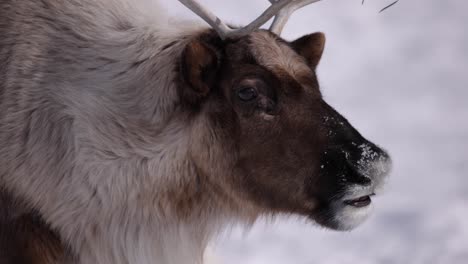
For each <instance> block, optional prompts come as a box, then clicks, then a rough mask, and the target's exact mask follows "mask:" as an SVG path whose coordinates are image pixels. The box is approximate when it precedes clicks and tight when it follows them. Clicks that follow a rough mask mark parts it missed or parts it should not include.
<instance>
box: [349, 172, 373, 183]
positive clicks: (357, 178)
mask: <svg viewBox="0 0 468 264" xmlns="http://www.w3.org/2000/svg"><path fill="white" fill-rule="evenodd" d="M348 182H350V183H354V184H358V185H363V186H369V185H371V183H372V180H371V179H370V178H369V177H366V176H364V175H360V174H359V173H357V172H355V173H352V174H351V175H350V176H349V179H348Z"/></svg>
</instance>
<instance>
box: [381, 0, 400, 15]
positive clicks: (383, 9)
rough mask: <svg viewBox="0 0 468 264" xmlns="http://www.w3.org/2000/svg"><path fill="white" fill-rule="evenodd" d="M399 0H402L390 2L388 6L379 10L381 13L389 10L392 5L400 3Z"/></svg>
mask: <svg viewBox="0 0 468 264" xmlns="http://www.w3.org/2000/svg"><path fill="white" fill-rule="evenodd" d="M399 1H400V0H396V1H395V2H393V3H391V4H389V5H388V6H386V7H384V8H382V9H381V10H380V11H379V13H382V12H383V11H385V10H387V8H390V7H392V6H393V5H394V4H396V3H398V2H399Z"/></svg>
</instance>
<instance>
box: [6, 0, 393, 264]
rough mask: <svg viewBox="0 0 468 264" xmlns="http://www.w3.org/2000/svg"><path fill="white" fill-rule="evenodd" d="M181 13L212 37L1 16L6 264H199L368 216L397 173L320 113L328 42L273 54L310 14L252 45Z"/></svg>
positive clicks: (44, 8)
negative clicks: (254, 235)
mask: <svg viewBox="0 0 468 264" xmlns="http://www.w3.org/2000/svg"><path fill="white" fill-rule="evenodd" d="M181 2H182V3H184V4H185V5H186V6H188V7H190V8H191V9H192V10H193V11H194V12H195V13H197V14H198V15H199V16H200V17H202V18H203V19H205V20H206V21H207V22H208V23H209V24H210V25H211V28H207V27H205V26H200V25H198V24H194V23H189V24H187V23H173V24H171V27H168V24H167V23H166V24H164V23H162V22H161V21H159V20H158V18H157V17H155V16H157V14H158V13H157V12H158V10H159V9H158V8H157V7H156V8H155V9H151V7H150V5H148V6H147V5H146V4H150V3H145V2H143V3H142V2H141V1H140V2H139V1H135V2H133V1H132V2H131V1H126V0H67V1H60V0H37V1H36V0H34V1H32V0H30V1H27V0H24V1H15V0H2V1H1V2H0V36H1V37H0V263H2V264H3V263H8V264H9V263H15V264H18V263H21V264H90V263H99V264H120V263H122V264H123V263H125V264H149V263H153V264H154V263H157V264H173V263H176V264H184V263H201V262H202V261H203V257H202V256H203V251H204V249H205V247H206V245H207V243H208V241H209V240H210V239H211V238H212V237H214V236H216V234H218V233H219V232H220V231H222V230H223V229H224V228H226V227H228V226H230V225H233V224H239V223H241V224H251V223H253V222H254V221H255V220H256V219H257V218H259V217H261V216H265V215H278V214H296V215H301V216H304V217H305V218H308V219H310V221H312V222H316V223H318V224H320V225H322V226H324V227H328V228H331V229H336V230H350V229H352V228H354V227H356V226H357V225H359V224H360V223H361V222H363V220H364V219H365V218H366V217H367V216H368V214H369V212H370V208H371V198H370V196H372V195H374V194H375V192H376V190H378V189H379V188H380V187H381V186H382V185H383V182H384V178H385V177H386V175H388V172H389V169H390V158H389V155H388V154H387V153H386V152H385V151H384V150H382V149H381V148H379V147H378V146H377V145H375V144H373V143H371V142H369V141H368V140H366V139H365V138H364V137H363V136H361V135H360V134H359V132H358V131H357V130H356V129H355V128H353V127H352V126H351V124H350V123H349V122H348V121H347V120H346V119H345V118H344V117H343V116H342V115H340V114H339V113H338V112H337V111H335V110H334V109H333V108H332V107H331V106H330V105H328V104H327V103H326V102H325V101H324V100H323V98H322V96H321V92H320V89H319V83H318V80H317V76H316V71H315V70H316V68H317V66H318V64H319V61H320V58H321V56H322V52H323V50H324V45H325V37H324V35H323V34H322V33H313V34H309V35H305V36H303V37H301V38H299V39H296V40H294V41H287V40H284V39H282V38H281V37H280V33H281V29H282V28H283V26H284V25H285V23H286V21H287V18H288V17H289V16H290V15H291V14H292V12H293V11H294V10H296V9H297V8H299V7H302V6H304V5H306V4H310V3H313V2H316V1H311V0H306V1H299V0H276V1H274V0H271V2H272V5H271V6H270V8H268V9H267V10H266V11H265V13H263V14H262V15H261V16H260V17H259V18H257V19H256V20H255V21H253V22H252V23H251V24H249V25H247V26H246V27H242V28H234V27H230V26H227V25H226V24H224V23H223V22H222V21H221V20H220V19H218V18H217V17H216V16H215V15H213V14H212V13H210V12H209V11H208V10H207V9H206V8H204V7H203V6H202V5H200V4H199V3H197V2H195V1H189V0H183V1H182V0H181ZM139 4H143V5H142V6H143V7H146V8H148V9H151V11H148V12H146V13H152V14H154V15H150V16H145V14H146V13H145V12H144V11H145V10H143V11H141V9H138V6H139ZM151 6H152V4H151ZM140 11H141V12H140ZM153 12H154V13H153ZM273 16H275V20H274V23H273V24H272V27H271V28H270V29H269V30H263V29H259V27H260V26H261V25H262V24H263V23H264V22H266V21H267V20H268V19H270V18H272V17H273ZM158 23H159V24H158Z"/></svg>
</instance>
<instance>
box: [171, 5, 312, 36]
mask: <svg viewBox="0 0 468 264" xmlns="http://www.w3.org/2000/svg"><path fill="white" fill-rule="evenodd" d="M269 1H270V3H271V6H270V7H269V8H268V9H267V10H265V11H264V12H263V13H262V14H261V15H260V16H259V17H257V18H256V19H255V20H254V21H252V22H251V23H250V24H248V25H247V26H245V27H242V28H231V27H229V26H228V25H226V24H225V23H224V22H223V21H222V20H221V19H219V18H218V17H217V16H216V15H215V14H213V13H211V12H210V11H209V10H208V9H206V8H205V7H204V6H202V5H201V4H200V3H198V2H197V1H196V0H179V2H181V3H182V4H184V5H185V6H186V7H187V8H189V9H190V10H192V11H193V12H194V13H195V14H197V15H198V16H199V17H201V18H202V19H203V20H205V21H206V22H207V23H208V24H209V25H210V26H211V27H212V28H213V29H214V30H216V32H218V34H219V36H220V37H221V38H223V39H226V38H230V37H236V36H243V35H247V34H249V33H251V32H253V31H254V30H256V29H258V28H260V27H261V26H262V25H264V24H265V23H266V22H267V21H268V20H270V19H271V18H272V17H273V16H275V19H274V20H273V23H272V24H271V27H270V31H272V32H274V33H276V34H278V35H280V34H281V31H282V30H283V27H284V25H286V22H287V21H288V19H289V17H290V16H291V15H292V13H293V12H294V11H296V10H297V9H299V8H302V7H304V6H306V5H309V4H312V3H315V2H318V1H320V0H269Z"/></svg>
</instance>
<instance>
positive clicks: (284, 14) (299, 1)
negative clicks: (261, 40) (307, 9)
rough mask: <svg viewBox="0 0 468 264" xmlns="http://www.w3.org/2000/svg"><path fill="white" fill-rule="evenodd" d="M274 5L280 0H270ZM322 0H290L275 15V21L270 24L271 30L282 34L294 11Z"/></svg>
mask: <svg viewBox="0 0 468 264" xmlns="http://www.w3.org/2000/svg"><path fill="white" fill-rule="evenodd" d="M269 1H270V3H271V4H272V5H274V4H276V3H277V2H279V1H280V0H269ZM319 1H320V0H293V1H289V2H290V3H289V4H288V5H287V6H286V7H284V8H283V9H281V10H280V11H279V12H278V14H277V15H276V16H275V19H274V20H273V23H272V24H271V26H270V31H271V32H273V33H275V34H277V35H280V34H281V32H282V31H283V28H284V26H285V25H286V23H287V22H288V20H289V17H291V15H292V13H294V11H296V10H297V9H300V8H302V7H304V6H306V5H310V4H312V3H315V2H319Z"/></svg>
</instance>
